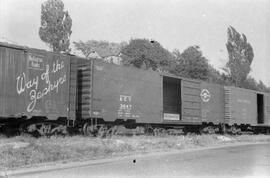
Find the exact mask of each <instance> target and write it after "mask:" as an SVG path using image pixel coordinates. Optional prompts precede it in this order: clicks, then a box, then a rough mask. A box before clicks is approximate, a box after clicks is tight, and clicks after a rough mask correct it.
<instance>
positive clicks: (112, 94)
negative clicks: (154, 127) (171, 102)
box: [91, 60, 162, 123]
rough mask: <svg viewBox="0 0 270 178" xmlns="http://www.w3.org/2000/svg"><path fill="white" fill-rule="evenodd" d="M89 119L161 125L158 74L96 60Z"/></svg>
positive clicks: (159, 80)
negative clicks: (133, 121)
mask: <svg viewBox="0 0 270 178" xmlns="http://www.w3.org/2000/svg"><path fill="white" fill-rule="evenodd" d="M92 70H93V72H92V75H93V81H92V84H93V85H92V86H93V90H92V97H93V99H92V103H93V104H92V107H91V109H92V117H100V118H103V119H104V120H105V121H115V120H116V119H124V120H127V119H133V120H136V122H137V123H142V122H144V123H145V122H146V123H160V122H161V121H162V120H161V116H162V110H161V109H162V98H161V96H162V88H161V87H162V85H161V83H162V81H161V77H160V75H159V74H158V73H156V72H152V71H145V70H138V69H136V68H131V67H123V66H117V65H114V64H108V63H104V62H99V61H97V60H95V61H94V62H93V67H92Z"/></svg>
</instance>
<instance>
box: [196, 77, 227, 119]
mask: <svg viewBox="0 0 270 178" xmlns="http://www.w3.org/2000/svg"><path fill="white" fill-rule="evenodd" d="M200 97H201V106H202V121H203V122H207V123H214V124H218V123H224V88H223V86H222V85H217V84H210V83H207V82H202V83H201V94H200Z"/></svg>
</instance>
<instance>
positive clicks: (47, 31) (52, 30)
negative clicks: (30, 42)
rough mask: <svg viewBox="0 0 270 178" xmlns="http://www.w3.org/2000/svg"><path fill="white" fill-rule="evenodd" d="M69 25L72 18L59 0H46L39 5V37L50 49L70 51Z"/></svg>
mask: <svg viewBox="0 0 270 178" xmlns="http://www.w3.org/2000/svg"><path fill="white" fill-rule="evenodd" d="M71 26H72V19H71V17H70V16H69V14H68V11H64V3H63V2H62V1H61V0H47V1H45V2H44V3H43V4H42V5H41V26H40V28H39V37H40V39H41V40H42V41H44V42H45V43H46V44H48V45H49V47H50V48H51V49H52V51H54V52H61V51H64V52H68V51H70V49H69V45H70V35H71V33H72V31H71Z"/></svg>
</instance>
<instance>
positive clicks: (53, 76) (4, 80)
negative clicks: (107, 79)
mask: <svg viewBox="0 0 270 178" xmlns="http://www.w3.org/2000/svg"><path fill="white" fill-rule="evenodd" d="M72 58H74V57H72V56H69V55H63V54H56V53H50V52H47V51H44V50H37V49H32V48H27V47H20V46H15V45H9V44H5V43H0V86H1V87H0V122H1V123H2V124H15V125H16V124H20V123H21V121H22V119H23V120H24V119H27V120H29V119H33V118H40V119H41V118H43V119H46V120H57V119H59V118H66V119H70V120H74V118H75V105H74V104H73V103H74V101H75V100H76V98H75V97H76V86H75V90H74V89H73V88H72V86H74V85H73V84H74V82H76V81H75V80H73V79H74V77H71V76H70V75H73V73H72V70H71V69H72V67H73V66H72V64H73V63H72V62H71V61H74V60H73V59H72ZM75 72H76V71H75ZM74 75H76V73H74ZM75 84H76V83H75ZM72 92H73V94H72ZM72 97H73V98H72ZM71 101H72V102H73V103H72V102H71ZM11 120H12V122H11Z"/></svg>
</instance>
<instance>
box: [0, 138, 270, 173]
mask: <svg viewBox="0 0 270 178" xmlns="http://www.w3.org/2000/svg"><path fill="white" fill-rule="evenodd" d="M260 141H268V142H270V136H266V135H252V136H250V135H248V136H247V135H243V136H220V135H187V136H166V137H154V136H133V137H120V136H114V137H112V138H109V139H101V138H91V137H84V136H73V137H50V138H47V137H41V138H33V137H30V136H27V135H25V136H17V137H12V138H6V137H4V136H0V170H6V169H12V168H18V167H23V166H31V165H35V164H38V163H47V162H55V161H65V162H68V161H78V160H93V159H100V158H107V157H112V156H123V155H130V154H135V153H149V152H161V151H170V150H183V149H190V148H198V147H205V146H211V145H220V144H224V143H227V142H230V143H231V142H233V143H234V142H260Z"/></svg>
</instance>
